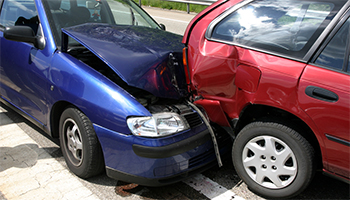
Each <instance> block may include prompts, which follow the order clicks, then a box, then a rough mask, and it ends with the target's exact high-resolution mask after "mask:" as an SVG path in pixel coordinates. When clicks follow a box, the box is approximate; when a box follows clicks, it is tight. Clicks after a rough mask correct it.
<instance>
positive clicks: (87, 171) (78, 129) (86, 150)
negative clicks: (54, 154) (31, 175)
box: [59, 107, 104, 178]
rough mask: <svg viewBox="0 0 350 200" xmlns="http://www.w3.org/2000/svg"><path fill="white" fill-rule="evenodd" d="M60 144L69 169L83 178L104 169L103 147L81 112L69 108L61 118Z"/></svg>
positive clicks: (90, 124)
mask: <svg viewBox="0 0 350 200" xmlns="http://www.w3.org/2000/svg"><path fill="white" fill-rule="evenodd" d="M59 133H60V144H61V149H62V153H63V156H64V159H65V161H66V163H67V166H68V168H69V169H70V170H71V171H72V172H73V173H74V174H76V175H77V176H79V177H81V178H88V177H91V176H94V175H97V174H99V173H101V172H102V171H103V169H104V162H103V155H102V150H101V146H100V144H99V142H98V139H97V136H96V133H95V131H94V128H93V126H92V123H91V122H90V120H89V119H88V118H87V117H86V115H84V114H83V113H82V112H81V111H80V110H78V109H76V108H74V107H69V108H67V109H66V110H65V111H64V112H63V113H62V115H61V118H60V127H59Z"/></svg>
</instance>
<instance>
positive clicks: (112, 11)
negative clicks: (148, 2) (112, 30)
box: [44, 0, 160, 46]
mask: <svg viewBox="0 0 350 200" xmlns="http://www.w3.org/2000/svg"><path fill="white" fill-rule="evenodd" d="M44 5H45V7H46V12H47V16H48V18H49V22H50V25H51V27H52V31H53V33H54V37H55V41H56V44H57V45H58V46H59V45H60V41H61V28H64V27H69V26H75V25H79V24H84V23H104V24H111V25H129V26H144V27H150V28H156V29H160V27H159V25H158V24H157V23H156V22H155V21H154V20H153V19H152V18H151V17H150V16H149V15H148V14H147V13H145V12H144V11H143V10H142V9H140V8H139V7H138V6H137V5H136V4H135V3H134V2H133V1H130V0H46V1H45V2H44Z"/></svg>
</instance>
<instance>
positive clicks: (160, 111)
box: [62, 24, 231, 186]
mask: <svg viewBox="0 0 350 200" xmlns="http://www.w3.org/2000/svg"><path fill="white" fill-rule="evenodd" d="M107 33H108V34H107ZM111 35H112V36H111ZM101 38H102V39H101ZM152 38H154V41H153V39H152ZM155 38H156V39H157V40H155ZM162 38H163V39H162ZM169 38H172V39H169ZM72 39H74V41H72ZM169 40H170V43H164V42H166V41H168V42H169ZM172 40H174V41H173V42H171V41H172ZM62 41H63V43H62V52H65V53H67V54H69V55H71V56H73V57H74V58H76V59H78V60H80V61H81V62H83V63H85V64H86V65H88V66H90V67H91V68H93V69H94V70H96V71H98V72H99V73H100V74H102V75H104V76H105V77H107V78H108V79H109V80H111V81H112V82H113V83H114V84H116V85H118V87H120V88H122V89H123V90H125V91H126V92H127V93H128V94H130V95H131V96H132V97H133V98H134V99H135V100H137V102H138V103H140V104H141V105H142V106H143V107H144V108H146V109H147V111H148V112H149V113H148V114H145V115H138V114H125V118H124V119H125V122H126V124H127V127H128V129H129V130H130V132H129V133H125V132H124V134H126V135H123V136H121V134H119V133H118V132H115V131H112V130H108V129H106V128H104V127H102V126H95V129H96V132H97V133H98V137H99V140H100V142H101V146H102V148H103V152H105V153H104V157H105V162H106V163H105V164H106V169H107V175H108V176H110V177H112V178H116V179H118V180H124V181H127V182H137V183H140V184H142V185H149V186H160V185H164V184H170V183H173V182H177V181H179V180H181V179H183V178H185V177H187V176H189V175H190V174H191V173H189V172H193V173H199V172H200V171H202V170H205V169H208V168H209V167H211V166H213V165H215V163H216V162H215V160H216V159H218V161H219V160H220V154H219V153H223V152H227V151H228V150H229V148H228V146H229V145H230V142H231V140H230V138H229V136H228V135H225V134H221V133H220V134H219V131H217V132H216V133H215V134H216V135H214V131H213V130H211V127H210V125H209V122H207V121H206V119H205V114H202V111H201V110H199V109H198V108H197V107H196V106H195V105H193V104H192V103H190V102H188V98H189V93H188V91H187V85H186V80H185V74H184V67H183V64H182V48H183V46H182V44H181V43H180V41H181V37H179V36H177V35H174V34H171V33H167V32H164V31H161V30H152V29H146V28H142V27H123V28H120V27H117V26H109V25H103V24H102V25H101V24H84V25H80V26H75V27H70V28H66V29H63V35H62ZM155 41H162V42H160V43H159V42H155ZM216 140H219V141H218V142H216ZM218 143H219V145H218ZM115 147H118V149H123V152H124V153H123V154H120V153H118V152H117V150H114V149H115ZM120 160H125V162H119V161H120ZM134 161H135V162H136V161H137V163H138V164H137V165H141V166H142V167H141V168H140V167H136V166H135V167H130V165H134V164H133V162H134ZM219 165H221V161H220V162H219ZM135 176H136V178H135ZM170 176H171V178H170V179H169V177H170Z"/></svg>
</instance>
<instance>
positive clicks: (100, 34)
mask: <svg viewBox="0 0 350 200" xmlns="http://www.w3.org/2000/svg"><path fill="white" fill-rule="evenodd" d="M62 31H63V33H65V34H67V35H68V36H70V37H72V38H73V39H75V40H76V41H78V42H79V43H81V44H82V45H83V46H85V47H86V48H88V49H89V50H90V51H91V52H92V53H94V54H95V55H96V56H98V57H99V58H100V59H101V60H102V61H103V62H105V63H106V64H107V65H108V66H109V67H110V68H111V69H112V70H113V71H114V72H115V73H117V74H118V75H119V76H120V78H121V79H123V80H124V81H125V82H126V83H127V84H128V85H130V86H134V87H137V88H140V89H144V90H146V91H149V92H151V93H152V94H154V95H155V96H158V97H166V98H173V99H178V98H180V97H182V96H185V95H186V93H187V92H186V91H185V88H183V89H180V88H181V87H183V86H180V88H179V82H180V85H183V83H184V74H183V65H182V58H181V56H182V53H181V52H182V48H183V44H182V43H181V39H182V37H181V36H179V35H176V34H172V33H169V32H165V31H162V30H157V29H153V28H147V27H138V26H120V25H118V26H111V25H106V24H92V23H90V24H83V25H79V26H73V27H68V28H64V29H62ZM63 41H64V40H63ZM62 46H64V44H63V45H62ZM180 55H181V56H180ZM175 57H177V58H178V59H175ZM178 61H179V62H178ZM174 79H175V80H174Z"/></svg>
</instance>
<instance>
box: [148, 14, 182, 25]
mask: <svg viewBox="0 0 350 200" xmlns="http://www.w3.org/2000/svg"><path fill="white" fill-rule="evenodd" d="M152 17H153V18H154V19H162V20H169V21H173V22H180V23H185V24H188V21H182V20H177V19H170V18H165V17H158V16H152Z"/></svg>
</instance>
